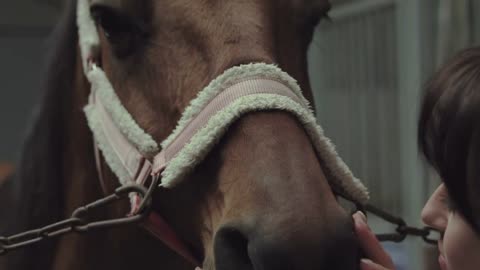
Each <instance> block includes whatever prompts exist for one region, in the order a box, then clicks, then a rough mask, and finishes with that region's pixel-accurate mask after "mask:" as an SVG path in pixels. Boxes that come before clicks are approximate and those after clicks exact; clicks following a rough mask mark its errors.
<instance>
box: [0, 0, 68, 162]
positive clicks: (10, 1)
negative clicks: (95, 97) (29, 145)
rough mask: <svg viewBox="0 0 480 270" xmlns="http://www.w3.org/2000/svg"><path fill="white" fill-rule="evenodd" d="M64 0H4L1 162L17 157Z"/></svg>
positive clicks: (0, 22) (0, 5)
mask: <svg viewBox="0 0 480 270" xmlns="http://www.w3.org/2000/svg"><path fill="white" fill-rule="evenodd" d="M59 4H60V1H48V0H0V162H2V161H13V160H14V159H15V158H16V157H17V153H18V150H19V148H20V145H21V141H22V137H23V134H24V130H25V128H26V126H27V125H28V122H29V118H30V115H31V112H32V110H33V107H34V106H35V104H36V101H37V99H38V97H39V90H40V89H39V83H40V80H41V78H40V77H41V76H40V71H41V69H42V65H43V59H44V56H45V55H46V52H47V51H48V48H47V45H46V40H47V37H48V35H49V33H50V31H51V29H52V26H53V24H54V23H55V21H56V19H57V18H58V14H59Z"/></svg>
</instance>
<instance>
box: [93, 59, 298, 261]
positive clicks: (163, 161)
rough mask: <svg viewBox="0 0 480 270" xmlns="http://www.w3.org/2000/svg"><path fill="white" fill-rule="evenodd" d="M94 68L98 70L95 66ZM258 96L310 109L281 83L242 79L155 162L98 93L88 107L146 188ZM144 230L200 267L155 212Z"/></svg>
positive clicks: (134, 203)
mask: <svg viewBox="0 0 480 270" xmlns="http://www.w3.org/2000/svg"><path fill="white" fill-rule="evenodd" d="M93 68H96V67H95V66H93ZM255 94H271V95H280V96H284V97H288V98H290V99H292V100H293V101H295V102H297V103H299V104H301V105H302V106H304V107H306V106H307V105H306V104H304V103H303V102H302V99H301V98H300V97H298V96H297V95H296V94H295V93H294V92H293V91H291V90H290V89H289V88H288V87H287V86H285V85H284V84H283V83H281V82H278V81H276V80H272V79H268V78H262V77H253V78H248V79H243V80H241V81H238V82H236V83H233V84H232V85H231V86H229V87H228V88H227V89H225V90H224V91H222V92H220V93H219V94H218V95H217V96H216V97H214V98H213V99H212V100H211V101H210V102H209V103H208V104H207V105H206V106H205V107H204V108H203V109H202V110H201V111H200V112H199V113H198V115H197V116H196V117H195V118H193V119H192V120H191V121H190V122H189V123H188V124H187V125H186V126H185V128H184V129H183V130H182V131H181V132H180V133H179V135H178V136H177V137H176V138H175V139H174V140H173V141H172V142H171V143H170V144H169V145H167V146H166V147H165V148H164V149H162V151H161V152H160V153H159V154H157V155H156V156H155V157H154V158H153V159H148V158H146V157H144V156H143V155H142V154H141V153H140V152H139V151H138V150H137V149H136V148H135V147H134V146H133V145H132V144H131V143H130V142H129V141H128V139H127V138H126V137H125V136H124V135H123V134H122V133H121V132H120V130H119V129H118V128H117V126H116V125H115V123H114V122H113V120H112V118H111V117H110V115H109V113H108V112H107V110H106V109H105V106H104V104H102V100H101V99H100V98H99V97H98V96H97V93H95V92H93V93H92V95H91V96H90V99H89V104H90V105H93V106H95V107H96V108H97V111H98V113H99V118H100V122H101V127H102V129H103V133H104V134H105V136H106V137H107V141H108V144H109V146H110V147H111V148H112V149H113V150H114V153H115V155H116V156H117V157H118V159H119V160H120V161H121V164H122V166H123V167H124V169H125V170H126V171H127V172H128V173H129V175H130V177H131V179H132V181H134V182H136V183H137V184H142V185H145V182H146V180H147V179H148V178H149V177H150V176H153V177H161V173H162V171H163V170H164V169H165V168H166V166H167V165H168V162H169V161H170V160H172V159H173V158H174V157H175V156H176V154H177V153H178V152H179V151H181V150H182V148H183V147H184V146H185V145H186V144H188V142H189V141H190V140H191V138H192V137H193V136H194V135H195V134H196V133H197V132H198V131H199V130H201V129H202V128H203V127H204V126H205V125H206V124H207V123H208V121H209V120H210V119H211V118H212V117H214V116H215V115H216V114H217V113H218V112H220V111H222V110H223V109H224V108H226V107H228V106H229V105H231V104H232V103H234V102H235V101H236V100H238V99H239V98H241V97H245V96H249V95H255ZM95 158H96V163H97V169H98V173H99V178H100V182H101V185H102V188H103V189H104V190H105V186H106V185H105V181H104V178H103V172H102V167H101V162H100V154H99V149H98V147H95ZM139 201H140V200H138V198H133V200H132V211H135V210H136V209H137V208H138V206H139V205H138V202H139ZM142 226H143V227H144V228H145V229H146V230H147V231H149V232H150V233H152V235H153V236H155V237H156V238H158V239H159V240H161V241H162V242H163V243H164V244H165V245H166V246H168V247H169V248H171V249H172V250H174V251H175V252H177V253H178V254H179V255H181V256H183V257H184V258H185V259H187V260H188V261H190V262H192V263H193V264H194V265H196V266H199V265H200V261H199V259H198V258H196V257H195V256H194V255H193V253H192V252H191V251H190V249H189V248H188V247H187V245H186V244H185V243H184V242H183V241H181V240H180V237H179V236H178V235H177V234H176V233H175V232H174V230H173V229H172V228H171V227H170V226H169V225H168V223H167V222H166V221H165V220H164V219H163V218H162V217H161V216H160V215H159V214H158V213H155V212H152V213H151V215H150V216H149V217H148V219H147V220H146V221H145V222H144V223H143V224H142Z"/></svg>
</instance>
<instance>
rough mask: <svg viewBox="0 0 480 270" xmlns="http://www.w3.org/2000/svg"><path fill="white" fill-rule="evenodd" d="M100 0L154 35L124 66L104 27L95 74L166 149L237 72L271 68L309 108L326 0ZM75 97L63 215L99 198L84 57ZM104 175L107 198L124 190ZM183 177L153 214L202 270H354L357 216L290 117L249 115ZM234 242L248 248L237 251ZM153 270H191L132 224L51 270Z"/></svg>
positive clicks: (83, 242)
mask: <svg viewBox="0 0 480 270" xmlns="http://www.w3.org/2000/svg"><path fill="white" fill-rule="evenodd" d="M92 1H93V2H94V3H95V4H99V3H100V4H103V5H109V6H111V7H114V8H115V9H116V10H117V11H118V12H119V13H121V14H122V16H128V17H129V18H130V19H132V20H133V21H136V22H139V23H140V24H142V26H144V27H145V29H146V31H147V32H148V35H147V36H146V37H142V41H143V42H141V44H139V45H138V46H136V47H135V49H134V50H133V51H132V52H130V53H129V54H128V55H126V56H125V55H122V56H120V55H119V54H118V53H116V51H117V50H116V49H118V47H119V46H122V44H117V45H115V44H112V42H111V41H109V40H108V39H107V38H106V37H105V35H104V34H105V33H104V29H102V28H101V27H99V31H100V32H101V44H102V49H101V64H102V67H103V68H104V70H105V71H106V74H107V76H108V77H109V79H110V81H111V82H112V84H113V86H114V89H115V90H116V91H117V94H118V96H119V97H120V99H121V101H122V103H123V104H124V106H125V107H126V108H127V109H128V111H129V112H130V113H131V114H132V115H133V117H134V118H135V119H136V121H137V122H138V123H139V125H140V126H141V127H142V128H144V129H145V130H146V131H147V132H148V133H150V134H152V136H153V137H154V138H155V140H157V141H159V142H160V141H162V140H163V139H165V138H166V137H167V136H168V134H169V133H170V132H171V131H172V130H173V128H174V127H175V123H176V121H177V120H178V119H179V118H180V115H181V112H182V111H183V109H184V108H185V107H186V106H187V104H188V103H189V101H190V100H191V99H193V98H194V97H195V95H196V94H197V93H198V91H200V90H201V89H202V88H203V87H204V86H206V85H207V84H208V82H210V81H211V80H212V79H214V78H215V77H216V76H218V75H219V74H221V73H222V72H223V71H224V70H225V69H227V68H229V67H232V66H234V65H238V64H242V63H250V62H266V63H275V64H277V65H278V66H279V67H280V68H281V69H283V70H284V71H286V72H288V73H289V74H290V75H292V76H293V77H294V78H295V79H297V80H298V81H299V84H300V86H301V87H302V89H303V91H304V95H305V96H306V97H307V98H308V99H309V100H310V101H312V93H311V90H310V85H309V80H308V73H307V57H306V54H307V48H308V45H309V43H310V40H311V37H312V34H313V30H314V27H315V21H316V20H317V19H318V18H320V17H321V15H322V14H323V13H325V12H326V11H327V10H328V8H329V4H328V1H327V0H257V1H253V0H252V1H243V0H242V1H237V0H228V1H227V0H196V1H192V0H161V1H154V0H141V1H139V0H116V1H113V0H92ZM72 49H73V48H72ZM73 86H74V87H73V89H71V91H74V94H73V98H72V99H71V100H68V101H64V104H68V105H64V106H65V108H66V111H65V117H64V118H65V123H64V130H63V132H64V133H65V136H64V137H65V141H64V143H63V145H64V149H65V150H64V153H63V159H64V168H63V171H64V174H63V179H64V183H63V185H64V193H63V194H64V198H63V201H64V202H65V207H64V209H63V213H64V216H65V217H67V216H68V215H70V213H71V212H72V211H73V210H74V209H75V208H76V207H78V206H79V205H84V204H86V203H88V202H91V201H93V200H95V199H98V198H100V197H101V196H103V194H102V191H101V188H100V184H99V183H98V176H97V172H96V170H95V165H94V155H93V151H92V148H93V147H92V138H91V133H90V131H89V129H88V127H87V125H86V120H85V117H84V115H83V112H82V110H81V109H82V107H83V106H84V105H85V104H86V102H87V97H88V92H89V86H88V83H87V81H86V79H85V77H84V75H83V72H82V68H81V61H80V59H79V53H78V49H77V60H76V67H75V79H74V82H73ZM65 90H66V91H67V90H70V89H65ZM103 167H104V168H105V172H106V179H108V184H109V190H110V191H113V190H114V188H115V187H116V186H117V180H116V179H115V177H114V175H113V173H112V172H111V171H110V170H108V168H107V166H106V165H105V163H104V164H103ZM188 178H189V179H186V181H183V183H182V184H180V186H178V187H176V188H174V189H171V190H162V189H160V190H158V191H157V192H156V194H155V201H154V205H155V209H156V210H157V211H159V212H160V213H162V214H163V215H164V216H165V217H166V219H167V220H168V221H169V222H170V223H171V225H172V226H173V227H174V228H175V229H176V230H177V232H178V233H179V235H180V236H181V237H182V238H183V239H185V241H186V242H187V243H188V244H190V245H191V246H192V248H193V249H194V250H195V251H197V252H198V253H199V255H201V256H202V257H204V259H205V260H204V269H206V270H209V269H210V270H211V269H218V270H223V269H229V270H235V269H345V270H347V269H357V267H356V265H357V252H356V243H355V240H354V237H353V232H352V230H353V228H352V224H351V220H350V217H349V216H348V215H347V213H345V212H344V211H343V209H341V208H340V207H339V206H338V204H337V203H336V201H335V198H334V196H333V194H332V192H331V190H330V188H329V186H328V184H327V181H326V176H325V173H324V172H323V170H322V167H321V165H320V163H319V161H318V158H317V157H316V155H315V152H314V150H313V147H312V146H311V144H310V141H309V139H308V136H307V135H306V134H305V131H304V130H303V127H302V126H301V125H300V124H299V123H298V122H297V121H296V119H294V118H293V117H292V116H291V115H289V114H287V113H285V112H274V111H268V112H259V113H252V114H249V115H247V116H245V117H243V118H242V119H240V120H239V121H237V123H235V124H234V125H233V126H232V127H231V128H230V129H229V131H228V132H227V134H226V135H225V136H224V138H222V140H221V141H220V143H219V144H218V146H217V147H215V149H214V150H213V151H212V152H211V153H210V154H209V155H208V157H207V159H206V160H205V161H204V162H202V164H201V165H199V166H198V168H197V169H196V170H195V171H194V172H193V173H192V174H191V175H190V176H189V177H188ZM127 209H128V205H127V202H125V203H124V205H122V206H115V207H111V208H109V209H105V210H104V211H103V212H99V213H98V216H99V217H101V218H103V217H105V216H122V215H124V214H125V213H126V211H127ZM231 232H234V233H235V234H237V235H241V237H243V238H244V239H245V241H246V244H245V243H243V244H238V243H236V242H235V241H234V242H231V241H230V240H231V239H230V233H231ZM231 250H233V253H232V252H230V251H231ZM236 253H244V254H243V255H245V254H247V255H248V256H246V257H245V256H244V257H242V256H237V255H239V254H236ZM242 260H243V261H242ZM245 260H246V261H245ZM156 268H160V269H193V266H192V265H189V264H188V263H187V262H185V261H184V260H182V259H181V258H180V257H178V256H176V255H174V254H173V253H172V252H171V251H170V250H168V249H167V248H166V247H164V246H163V245H162V244H161V243H159V242H157V240H155V239H154V238H152V237H151V236H150V235H148V234H147V233H145V232H143V231H142V230H141V229H139V228H138V227H135V226H131V227H124V228H117V229H112V230H108V231H103V232H98V233H93V234H88V235H82V236H75V235H74V236H68V237H65V238H62V239H61V240H60V241H59V242H58V245H57V248H56V250H55V257H54V263H53V267H52V269H54V270H64V269H69V270H77V269H78V270H80V269H82V270H83V269H119V270H120V269H156Z"/></svg>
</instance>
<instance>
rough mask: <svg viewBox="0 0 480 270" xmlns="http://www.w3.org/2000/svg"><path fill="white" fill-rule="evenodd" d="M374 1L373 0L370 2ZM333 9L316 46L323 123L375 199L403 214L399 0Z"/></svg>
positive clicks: (314, 68) (314, 67) (313, 55)
mask: <svg viewBox="0 0 480 270" xmlns="http://www.w3.org/2000/svg"><path fill="white" fill-rule="evenodd" d="M364 2H366V1H364ZM372 2H373V3H374V4H372V5H359V4H358V3H357V5H356V7H355V5H353V6H347V7H348V8H345V9H338V10H335V9H334V11H333V12H332V14H331V16H332V19H333V22H332V23H329V22H326V23H323V24H322V25H321V26H320V27H319V29H318V31H317V33H316V35H315V39H314V41H313V44H312V47H311V49H310V59H311V61H310V76H311V79H312V85H313V89H314V93H315V102H316V109H317V116H318V119H319V122H320V123H321V124H322V125H323V127H324V128H325V130H326V133H327V135H329V136H330V137H331V138H332V139H333V141H334V142H335V144H336V145H337V148H338V150H339V152H340V154H341V156H342V158H344V159H345V161H346V162H347V164H348V165H349V166H350V167H351V169H352V170H353V172H354V173H355V174H356V175H357V176H358V177H359V178H361V179H362V181H363V182H364V183H365V184H366V185H367V186H368V187H369V189H370V191H371V194H372V202H373V203H376V204H377V205H381V206H382V207H384V208H386V209H392V210H394V211H396V212H398V211H400V207H401V206H400V200H401V196H402V194H401V181H400V178H399V169H400V168H399V167H400V166H399V162H400V161H399V143H398V136H399V132H398V102H397V81H396V76H397V59H396V56H397V53H396V51H397V48H396V23H395V5H394V3H393V1H372Z"/></svg>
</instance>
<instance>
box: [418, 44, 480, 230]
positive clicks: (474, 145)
mask: <svg viewBox="0 0 480 270" xmlns="http://www.w3.org/2000/svg"><path fill="white" fill-rule="evenodd" d="M424 95H425V96H424V98H423V101H422V105H421V110H420V119H419V122H418V142H419V147H420V151H421V152H422V153H423V155H424V156H425V158H426V159H427V161H428V162H429V163H430V164H431V165H432V166H433V167H434V168H435V169H436V171H437V172H438V174H439V175H440V177H441V178H442V181H443V182H444V183H445V186H446V187H447V190H448V192H449V196H450V197H451V200H452V202H453V204H454V205H455V207H456V209H457V210H458V211H459V212H460V213H461V214H462V215H463V216H464V217H465V218H466V220H467V222H468V223H470V225H472V227H473V228H474V229H475V231H476V232H477V233H479V234H480V47H473V48H469V49H466V50H463V51H461V52H459V53H458V54H456V55H455V56H454V57H453V58H452V59H451V60H450V61H448V62H447V63H446V64H445V65H444V66H443V67H442V68H440V70H439V71H438V72H437V73H435V75H434V76H433V77H432V78H431V79H430V80H429V81H428V82H427V84H426V86H425V94H424Z"/></svg>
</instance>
